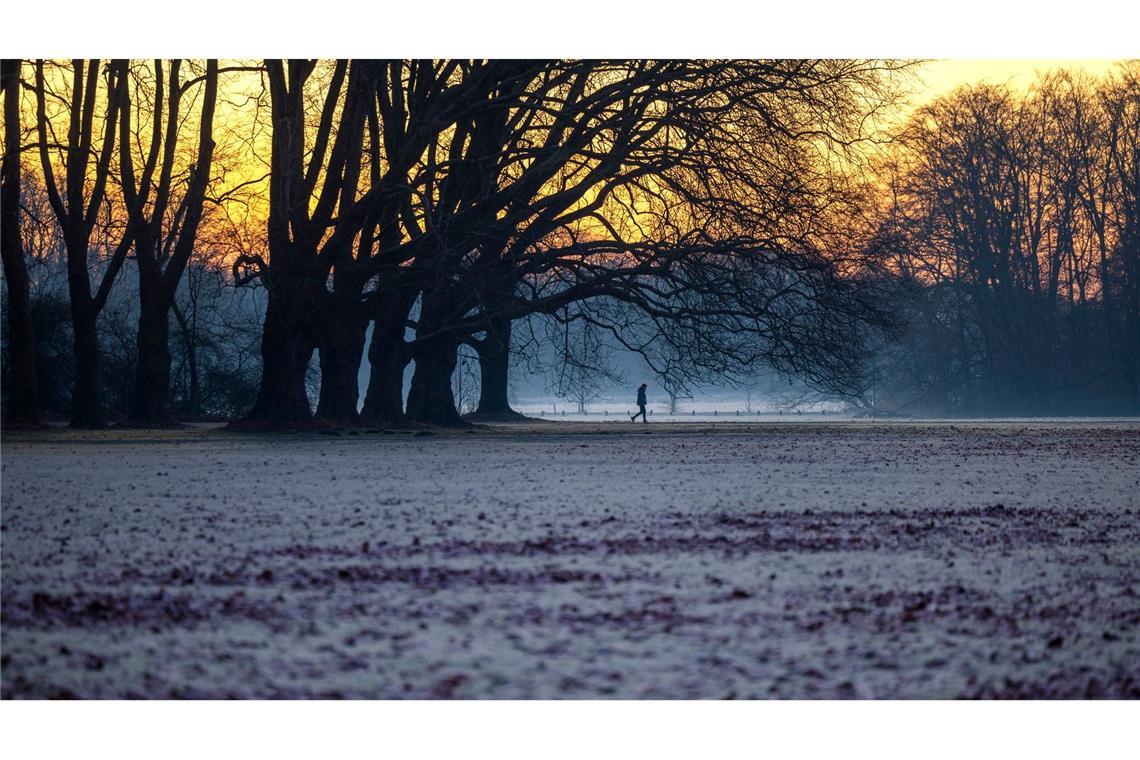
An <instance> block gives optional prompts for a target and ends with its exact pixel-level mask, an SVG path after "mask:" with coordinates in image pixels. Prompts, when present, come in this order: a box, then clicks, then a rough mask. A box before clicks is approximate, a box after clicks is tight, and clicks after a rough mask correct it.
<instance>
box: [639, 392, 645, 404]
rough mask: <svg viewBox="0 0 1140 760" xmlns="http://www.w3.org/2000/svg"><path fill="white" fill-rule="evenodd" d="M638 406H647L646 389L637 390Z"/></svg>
mask: <svg viewBox="0 0 1140 760" xmlns="http://www.w3.org/2000/svg"><path fill="white" fill-rule="evenodd" d="M637 405H638V406H645V389H644V388H638V389H637Z"/></svg>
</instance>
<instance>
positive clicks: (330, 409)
mask: <svg viewBox="0 0 1140 760" xmlns="http://www.w3.org/2000/svg"><path fill="white" fill-rule="evenodd" d="M345 310H349V311H351V309H350V306H349V305H348V304H340V305H339V306H338V307H337V308H334V309H333V313H332V314H330V315H329V316H330V324H328V325H326V326H325V328H324V329H325V330H326V331H327V332H326V338H325V340H324V341H323V342H322V343H321V345H320V349H319V350H320V356H321V396H320V400H319V401H318V403H317V417H319V418H321V419H324V420H329V421H332V422H340V423H352V422H355V421H356V420H357V417H358V415H357V411H356V404H357V400H358V399H359V396H360V386H359V380H358V376H359V373H360V359H361V357H362V356H363V354H364V336H365V333H366V332H367V329H368V323H367V322H362V321H361V320H358V319H356V318H355V315H353V314H351V313H347V314H346V313H345Z"/></svg>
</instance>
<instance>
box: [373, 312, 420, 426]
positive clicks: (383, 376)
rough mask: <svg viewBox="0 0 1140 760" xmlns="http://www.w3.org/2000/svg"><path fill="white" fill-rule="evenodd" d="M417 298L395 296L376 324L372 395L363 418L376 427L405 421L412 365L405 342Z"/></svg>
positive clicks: (380, 314)
mask: <svg viewBox="0 0 1140 760" xmlns="http://www.w3.org/2000/svg"><path fill="white" fill-rule="evenodd" d="M414 301H415V297H414V295H410V296H409V295H399V294H398V295H394V296H392V297H391V298H390V299H389V300H388V302H387V303H385V305H384V307H383V308H382V309H381V311H380V313H379V314H377V316H376V321H375V322H373V324H372V342H371V343H370V344H369V346H368V363H369V365H370V371H369V377H368V393H367V394H366V396H365V398H364V408H363V409H362V410H361V412H360V418H361V420H362V421H364V422H368V423H372V424H383V423H399V422H403V421H404V368H405V367H407V366H408V361H409V358H410V357H409V356H408V347H407V342H406V341H405V340H404V331H405V329H406V328H405V325H406V323H407V320H408V311H409V310H410V309H411V305H412V303H413V302H414Z"/></svg>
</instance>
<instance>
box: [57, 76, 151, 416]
mask: <svg viewBox="0 0 1140 760" xmlns="http://www.w3.org/2000/svg"><path fill="white" fill-rule="evenodd" d="M46 68H47V64H45V62H44V61H43V60H37V61H36V63H35V94H36V126H37V132H38V135H37V137H38V144H39V154H40V168H41V170H42V172H43V176H44V184H45V187H46V188H47V193H48V198H49V200H50V203H51V208H52V211H53V212H54V213H55V216H56V219H57V221H58V223H59V225H60V227H61V229H62V231H63V239H64V244H65V246H66V249H67V267H68V294H69V298H70V301H71V321H72V329H73V332H74V354H75V385H74V391H73V393H72V418H71V424H72V426H73V427H81V428H86V427H102V426H103V425H104V424H105V422H106V420H105V417H104V413H103V406H102V402H101V400H100V397H99V338H98V331H97V326H96V318H97V317H98V315H99V312H100V311H101V310H102V308H103V306H104V304H106V302H107V296H108V295H109V294H110V292H111V287H112V285H114V282H115V278H116V277H117V276H118V273H119V270H120V269H121V268H122V265H123V260H124V259H125V258H126V255H127V251H128V249H129V248H130V237H129V233H128V234H124V235H123V237H122V239H121V240H120V241H119V243H118V245H117V246H116V247H115V248H114V251H113V253H112V254H111V256H110V259H109V263H108V266H107V268H106V270H105V271H104V273H103V276H102V279H101V280H100V282H99V287H98V289H97V290H96V291H95V292H94V293H92V290H91V277H90V272H89V255H90V244H91V233H92V230H93V229H94V228H95V225H96V222H97V217H98V214H99V210H100V208H101V206H102V204H103V202H104V199H105V194H106V188H107V179H108V176H109V175H110V168H111V158H112V155H113V153H114V147H115V126H116V123H117V120H118V114H119V108H120V106H121V104H122V100H123V90H124V87H125V83H126V63H125V62H122V61H114V62H111V63H109V64H107V65H106V66H105V68H104V66H103V64H102V62H101V61H99V60H91V61H85V60H82V59H75V60H73V61H72V62H71V65H70V72H71V77H70V80H71V84H70V88H68V87H66V86H64V88H63V89H64V91H63V92H55V91H54V89H53V90H52V91H51V92H49V90H48V88H49V81H48V79H47V77H46V76H45V69H46ZM53 68H54V67H53ZM101 69H102V74H103V79H104V80H105V81H104V84H103V86H102V88H100V73H101ZM65 73H66V72H63V71H61V72H60V77H58V78H59V79H66V76H65ZM55 79H57V78H54V77H53V83H52V84H53V85H54V83H55V82H54V80H55ZM100 89H102V91H103V100H104V106H103V109H102V113H101V114H98V115H97V113H96V105H97V103H98V101H99V99H100ZM49 97H51V98H52V99H53V100H55V99H59V100H62V101H63V103H64V110H65V112H66V116H67V122H68V128H67V134H66V136H65V137H62V138H61V137H60V136H58V135H56V134H55V129H54V123H55V121H54V119H50V118H49V116H48V113H47V103H48V100H49ZM100 121H101V122H102V138H101V139H100V140H96V132H97V130H98V129H99V128H100V125H99V122H100ZM59 154H62V165H63V171H64V175H63V183H62V187H61V185H60V184H59V183H58V182H57V179H56V171H55V165H56V159H55V157H56V156H58V155H59ZM92 158H94V162H92Z"/></svg>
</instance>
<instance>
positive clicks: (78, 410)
mask: <svg viewBox="0 0 1140 760" xmlns="http://www.w3.org/2000/svg"><path fill="white" fill-rule="evenodd" d="M75 280H76V278H75V277H73V276H69V277H68V285H69V288H68V290H69V291H70V296H71V328H72V331H73V333H74V336H75V341H74V356H75V384H74V386H73V389H72V395H71V427H73V428H101V427H104V426H105V425H106V418H105V417H104V416H103V405H102V403H101V402H100V400H99V335H98V332H97V330H96V325H95V318H96V314H95V304H94V303H92V301H91V295H90V290H89V289H88V285H87V280H86V278H84V279H83V281H82V282H81V283H78V284H77V283H76V282H75Z"/></svg>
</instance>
